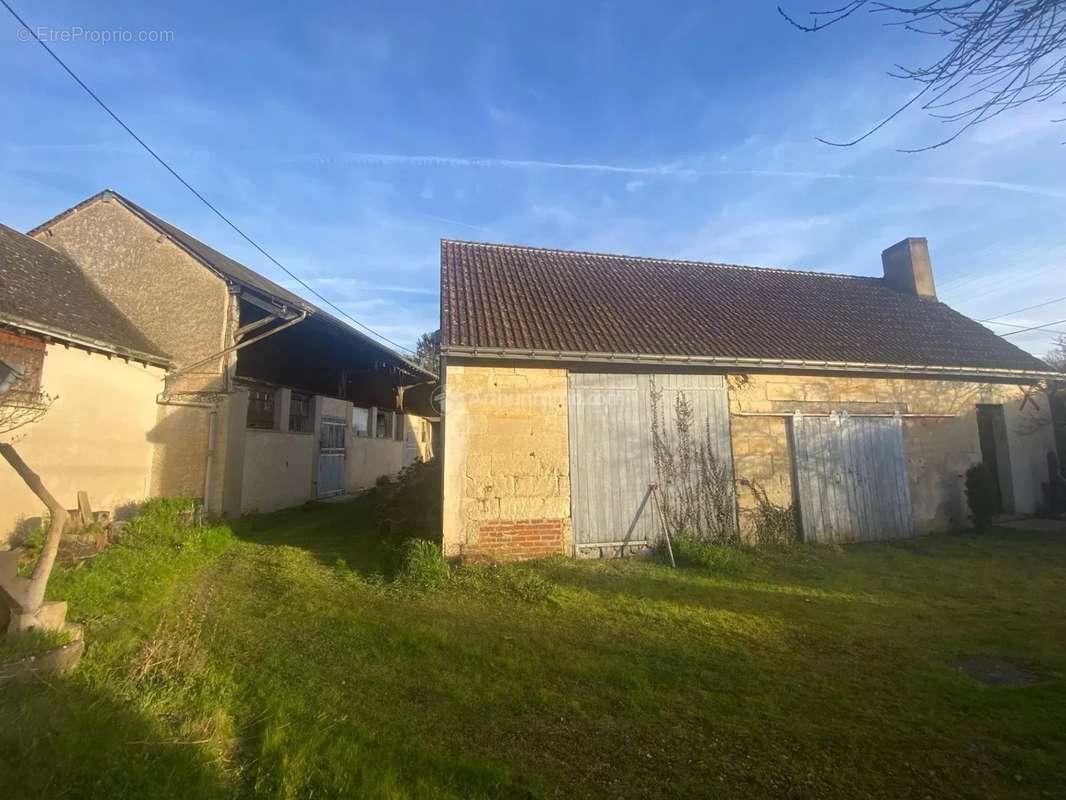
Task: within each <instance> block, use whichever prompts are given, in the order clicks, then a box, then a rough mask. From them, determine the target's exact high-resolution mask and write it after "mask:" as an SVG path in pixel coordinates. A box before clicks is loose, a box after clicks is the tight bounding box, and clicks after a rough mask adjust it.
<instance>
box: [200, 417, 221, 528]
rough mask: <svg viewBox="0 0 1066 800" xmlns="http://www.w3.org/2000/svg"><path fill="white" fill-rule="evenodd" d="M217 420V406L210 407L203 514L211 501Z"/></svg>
mask: <svg viewBox="0 0 1066 800" xmlns="http://www.w3.org/2000/svg"><path fill="white" fill-rule="evenodd" d="M217 420H218V406H217V405H215V404H212V405H211V411H210V412H208V417H207V463H206V464H204V504H203V513H206V512H207V504H208V502H209V501H210V499H211V468H212V467H213V466H214V464H215V428H216V423H217Z"/></svg>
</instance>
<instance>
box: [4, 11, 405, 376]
mask: <svg viewBox="0 0 1066 800" xmlns="http://www.w3.org/2000/svg"><path fill="white" fill-rule="evenodd" d="M0 4H3V6H4V8H6V9H7V10H8V11H9V12H10V13H11V16H13V17H14V18H15V19H16V20H18V23H19V25H21V26H22V27H23V28H25V29H26V30H27V31H28V32H29V34H30V35H31V36H32V37H33V38H34V40H35V41H36V42H37V44H39V45H40V46H41V47H43V48H44V49H45V52H47V53H48V55H50V56H51V57H52V58H53V59H55V62H56V63H57V64H59V66H61V67H62V68H63V70H64V71H65V72H66V73H67V74H68V75H69V76H70V77H71V78H73V79H74V81H75V82H76V83H77V84H78V86H80V87H81V88H82V89H84V90H85V92H86V93H87V94H88V95H89V97H91V98H92V99H93V100H95V101H96V102H97V104H98V105H99V106H100V108H102V109H103V110H104V111H106V112H107V114H108V115H109V116H110V117H111V119H113V120H114V121H115V122H117V123H118V124H119V125H120V126H122V129H123V130H125V131H126V133H128V134H129V135H130V136H132V137H133V138H134V140H135V141H136V142H137V144H139V145H140V146H141V147H143V148H144V149H145V150H146V151H148V154H149V155H150V156H151V157H152V158H154V159H155V160H156V161H158V162H159V163H160V164H161V165H162V167H163V168H164V169H165V170H166V171H167V172H169V173H170V174H171V175H173V176H174V177H175V178H177V180H178V181H179V182H180V183H181V185H182V186H184V187H185V188H186V189H188V190H189V191H190V192H192V193H193V194H194V195H195V196H196V198H197V199H198V200H199V201H200V202H201V203H203V204H204V205H205V206H207V207H208V208H209V209H211V211H213V212H214V213H215V215H216V216H217V217H218V218H219V219H221V220H222V221H223V222H225V223H226V224H227V225H229V226H230V227H231V228H233V230H235V231H236V232H237V233H238V235H240V237H241V238H242V239H244V240H245V241H246V242H248V244H250V245H251V246H252V247H254V248H255V249H256V250H258V251H259V252H260V253H262V254H263V255H264V256H266V258H268V259H269V260H270V261H271V263H273V264H274V265H275V266H276V267H278V268H279V269H280V270H281V271H282V272H284V273H285V274H286V275H288V276H289V277H290V278H292V279H293V280H294V281H296V282H297V283H298V284H300V285H301V286H302V287H304V288H305V289H306V290H307V291H309V292H310V293H311V294H313V295H314V296H315V297H317V298H318V299H319V300H321V301H322V302H323V303H325V304H326V305H327V306H329V307H330V308H332V309H333V310H334V311H336V312H337V313H338V314H340V315H341V316H343V317H345V318H346V319H348V320H350V321H351V322H353V323H355V324H356V325H358V326H359V327H360V328H363V329H364V330H366V331H368V332H369V333H372V334H373V335H374V336H376V337H378V338H379V339H381V340H382V341H384V342H388V343H389V344H391V345H392V346H393V347H395V348H397V349H398V350H400V351H402V352H404V353H411V354H412V355H413V354H414V351H412V350H409V349H408V348H406V347H404V346H403V345H400V344H398V343H396V342H394V341H393V340H392V339H390V338H388V337H387V336H384V335H383V334H380V333H378V332H377V331H375V330H374V329H373V328H371V327H369V326H368V325H364V324H363V323H362V322H360V321H359V320H357V319H356V318H355V317H353V316H352V315H351V314H349V313H348V312H347V311H344V310H343V309H341V308H339V307H338V306H336V305H334V304H333V303H332V302H331V301H330V300H328V299H327V298H326V297H324V296H323V295H322V294H321V293H319V292H318V291H316V290H315V289H314V288H312V287H311V286H310V285H309V284H308V283H306V282H305V281H304V280H303V279H302V278H300V277H299V276H297V275H296V274H295V273H293V272H292V271H290V270H289V269H288V268H287V267H286V266H285V265H284V264H282V263H281V262H280V261H278V260H277V259H276V258H274V256H272V255H270V253H268V252H267V251H266V250H264V249H263V248H262V247H260V246H259V244H258V243H257V242H256V241H255V240H254V239H252V237H250V236H249V235H248V234H246V233H245V232H244V231H242V230H241V229H240V228H238V227H237V226H236V225H235V224H234V223H233V222H232V221H231V220H230V219H229V217H227V216H226V215H225V214H223V213H222V212H221V211H219V210H218V209H217V208H215V207H214V206H213V205H212V204H211V203H210V202H209V201H208V200H207V198H206V197H204V196H203V195H202V194H200V193H199V192H198V191H197V190H196V189H195V188H193V186H192V184H190V183H189V182H188V181H187V180H185V179H184V178H183V177H181V175H179V174H178V173H177V171H176V170H175V169H174V168H173V167H171V166H170V164H168V163H167V162H166V161H164V160H163V159H162V158H161V157H160V156H159V155H158V154H157V153H156V152H155V150H153V149H152V148H151V147H149V146H148V144H147V143H146V142H145V141H144V140H143V139H142V138H141V137H140V136H138V135H137V134H136V133H134V132H133V129H132V128H130V126H129V125H127V124H126V123H125V122H123V121H122V120H121V119H120V118H119V116H118V114H116V113H115V112H114V111H112V110H111V109H110V108H109V107H108V105H107V103H105V102H104V101H103V100H101V99H100V98H99V97H98V96H97V94H96V92H94V91H93V90H92V89H90V88H89V87H88V86H86V85H85V82H84V81H83V80H82V79H81V78H79V77H78V76H77V75H75V74H74V70H72V69H71V68H70V67H68V66H67V65H66V64H65V63H64V62H63V59H61V58H60V57H59V56H57V55H56V54H55V52H53V50H52V48H50V47H49V46H48V45H47V44H45V43H44V40H43V39H41V37H40V36H38V35H37V32H36V31H34V30H33V28H31V27H30V26H29V25H28V24H27V23H26V20H24V19H23V18H22V17H20V16H19V15H18V12H17V11H15V9H13V8H12V7H11V6H10V5H8V3H7V0H0Z"/></svg>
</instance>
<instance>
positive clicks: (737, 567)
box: [658, 535, 749, 572]
mask: <svg viewBox="0 0 1066 800" xmlns="http://www.w3.org/2000/svg"><path fill="white" fill-rule="evenodd" d="M671 543H672V544H673V548H674V561H676V562H677V565H678V566H679V567H698V568H701V569H710V570H714V571H715V572H739V571H741V570H743V569H744V567H745V566H747V564H748V562H749V558H748V554H747V553H746V552H745V551H744V550H743V549H742V548H739V547H735V546H732V545H721V544H715V543H714V542H710V541H708V540H707V539H703V538H701V537H699V536H689V535H681V536H676V537H673V538H672V539H671ZM658 555H659V558H660V559H661V560H664V561H665V560H666V557H667V554H666V543H665V542H663V543H661V544H660V545H659V548H658Z"/></svg>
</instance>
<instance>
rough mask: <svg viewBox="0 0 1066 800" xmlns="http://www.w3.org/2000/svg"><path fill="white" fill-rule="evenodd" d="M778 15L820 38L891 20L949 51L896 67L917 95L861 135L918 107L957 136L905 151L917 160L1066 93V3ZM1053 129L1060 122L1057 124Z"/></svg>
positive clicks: (937, 1) (1011, 1) (985, 2)
mask: <svg viewBox="0 0 1066 800" xmlns="http://www.w3.org/2000/svg"><path fill="white" fill-rule="evenodd" d="M777 10H778V13H780V14H781V16H782V17H783V18H784V19H785V20H787V21H788V23H789V24H790V25H792V26H793V27H794V28H797V29H798V30H801V31H803V32H804V33H816V32H818V31H821V30H824V29H825V28H828V27H830V26H832V25H836V24H837V23H840V22H843V21H844V20H846V19H848V18H849V17H852V16H853V15H855V14H856V13H858V12H859V11H866V12H868V13H870V14H875V15H878V16H883V17H888V20H887V21H886V22H884V24H885V25H886V26H897V27H903V28H904V29H905V30H907V31H910V32H912V33H916V34H919V35H922V36H930V37H935V38H940V39H943V40H944V41H945V43H946V46H947V52H946V53H944V55H942V56H941V57H940V58H939V59H938V60H936V61H935V62H933V63H932V64H929V65H927V66H919V67H906V66H902V65H897V66H896V68H895V70H894V71H891V72H889V73H888V74H889V75H890V76H892V77H894V78H898V79H900V80H906V81H912V82H914V83H916V84H918V85H919V87H920V88H919V89H917V90H916V91H915V93H914V95H913V96H912V97H911V98H910V99H909V100H907V101H906V102H905V103H902V104H900V106H899V107H897V108H896V109H895V110H894V111H892V112H891V113H890V114H888V115H886V116H885V117H884V119H882V120H881V121H880V122H879V123H877V124H876V125H874V126H873V127H872V128H870V129H869V130H867V131H866V132H865V133H863V134H862V135H860V136H857V137H855V138H853V139H850V140H848V141H843V142H835V141H830V140H827V139H821V138H819V140H818V141H820V142H824V143H825V144H829V145H833V146H835V147H851V146H852V145H855V144H858V143H859V142H861V141H863V140H864V139H866V138H868V137H869V136H871V135H872V134H874V133H876V132H877V131H878V130H880V129H881V128H883V127H884V126H885V125H887V124H888V123H889V122H891V121H892V120H893V119H895V118H896V117H898V116H899V115H900V114H901V113H903V112H904V111H906V110H907V109H908V108H910V107H912V106H914V105H915V104H919V107H920V108H921V109H923V110H924V111H926V112H928V113H929V115H930V116H932V117H933V118H934V119H937V120H939V121H940V122H942V123H944V124H948V125H954V126H955V130H954V131H953V132H952V133H951V134H949V135H948V136H946V137H944V138H943V139H940V140H939V141H937V142H935V143H934V144H930V145H925V146H922V147H914V148H903V149H902V150H901V152H905V153H918V152H922V151H925V150H933V149H936V148H938V147H943V146H944V145H946V144H949V143H950V142H953V141H955V140H956V139H957V138H959V136H961V135H962V134H963V133H965V132H966V131H968V130H969V129H970V128H973V127H974V126H976V125H980V124H981V123H983V122H987V121H988V120H990V119H993V118H995V117H997V116H999V115H1000V114H1002V113H1004V112H1006V111H1011V110H1014V109H1016V108H1018V107H1019V106H1022V105H1025V104H1027V103H1043V102H1047V101H1049V100H1051V99H1052V98H1054V97H1056V96H1057V95H1058V94H1059V93H1060V92H1062V90H1063V89H1066V0H924V2H916V3H907V4H895V3H888V2H881V1H880V0H851V2H848V3H846V4H845V5H843V6H840V7H838V8H833V9H827V10H823V11H811V12H808V13H809V16H810V17H811V22H809V23H806V24H805V23H803V22H800V21H798V20H797V19H796V18H795V17H793V16H791V15H790V14H788V13H787V12H786V11H785V10H784V9H783V8H781V7H780V6H778V8H777ZM1054 121H1056V122H1060V121H1062V120H1061V119H1059V120H1054Z"/></svg>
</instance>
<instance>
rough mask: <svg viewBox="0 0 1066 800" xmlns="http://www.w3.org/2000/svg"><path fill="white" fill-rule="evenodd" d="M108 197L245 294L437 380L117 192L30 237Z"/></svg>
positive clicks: (103, 194)
mask: <svg viewBox="0 0 1066 800" xmlns="http://www.w3.org/2000/svg"><path fill="white" fill-rule="evenodd" d="M105 197H107V198H111V199H113V200H115V201H116V202H118V203H121V204H122V205H123V206H124V207H125V208H126V209H127V210H129V211H130V212H131V213H133V214H134V215H136V216H137V217H139V218H140V219H142V220H144V222H146V223H147V224H148V225H150V226H151V227H152V228H154V229H155V230H157V231H159V232H160V233H161V234H163V235H164V236H166V237H167V238H168V239H170V241H172V242H173V243H174V244H175V245H177V246H178V247H180V248H181V249H182V250H184V251H185V252H187V253H188V254H189V255H191V256H192V257H193V258H195V259H196V260H197V261H199V262H200V263H201V264H203V265H204V266H205V267H207V268H208V269H210V270H211V271H212V272H214V273H216V274H217V275H219V277H221V278H222V279H223V280H225V281H226V282H227V283H229V284H230V285H235V286H238V287H240V288H241V289H243V290H246V291H250V292H253V293H256V294H258V295H260V296H262V297H264V298H266V299H268V300H270V301H272V302H274V303H275V304H278V305H282V306H287V307H291V308H295V309H298V310H302V311H307V312H308V314H309V315H310V316H311V317H312V318H316V319H319V320H321V321H323V322H324V323H326V324H328V325H330V326H331V327H334V328H336V329H337V330H338V331H339V332H340V333H341V334H343V335H345V336H351V337H353V338H354V339H356V340H357V341H358V342H360V343H361V344H364V345H368V346H370V347H371V348H373V349H375V350H377V351H378V352H380V354H381V356H382V359H383V360H386V361H389V362H390V363H392V364H393V365H394V366H396V367H397V368H399V369H401V370H403V371H405V372H408V373H409V374H410V375H411V376H412V377H415V378H418V379H419V380H426V379H436V377H437V376H436V375H434V374H433V373H432V372H429V371H427V370H425V369H423V368H422V367H421V366H419V365H418V364H416V363H414V362H413V361H411V360H409V359H407V358H404V357H403V356H402V355H400V354H399V353H397V352H396V351H395V350H393V349H392V348H391V347H387V346H386V345H383V344H381V343H380V342H379V341H377V340H376V339H374V338H373V337H371V336H368V335H366V334H365V333H363V332H361V331H359V330H356V329H355V328H354V327H352V326H351V325H349V324H348V323H347V322H344V321H342V320H341V319H338V318H337V317H335V316H333V315H332V314H330V313H329V312H327V311H324V310H323V309H321V308H319V307H318V306H316V305H314V304H313V303H310V302H308V301H307V300H304V299H303V298H302V297H300V296H299V295H297V294H295V293H293V292H291V291H289V290H288V289H286V288H285V287H283V286H280V285H279V284H277V283H275V282H274V281H272V280H270V279H269V278H266V277H264V276H262V275H260V274H259V273H258V272H255V271H254V270H252V269H249V268H248V267H246V266H245V265H244V264H241V263H240V262H239V261H235V260H233V259H232V258H230V257H229V256H227V255H225V254H224V253H221V252H219V251H218V250H216V249H214V248H213V247H211V246H209V245H207V244H204V243H203V242H201V241H200V240H199V239H197V238H196V237H194V236H191V235H189V234H188V233H186V232H185V231H183V230H182V229H181V228H178V227H177V226H175V225H172V224H170V223H169V222H167V221H166V220H164V219H161V218H160V217H157V216H156V215H155V214H153V213H151V212H150V211H147V210H146V209H144V208H141V207H140V206H139V205H137V204H136V203H134V202H132V201H131V200H128V199H127V198H125V197H123V196H122V195H121V194H119V193H118V192H116V191H114V190H113V189H106V190H104V191H103V192H100V193H99V194H96V195H94V196H93V197H90V198H88V199H87V200H84V201H83V202H81V203H79V204H78V205H76V206H74V207H73V208H70V209H68V210H67V211H64V212H63V213H62V214H60V215H58V216H56V217H54V218H53V219H51V220H49V221H48V222H45V223H43V224H41V225H38V226H37V227H36V228H34V229H33V230H32V231H30V235H31V236H32V235H33V234H35V233H37V232H38V231H41V230H44V229H45V228H48V227H49V226H50V225H53V224H55V223H56V222H58V221H60V220H62V219H63V218H64V217H65V216H67V215H68V214H71V213H73V212H75V211H77V210H78V209H79V208H82V207H84V206H86V205H88V204H89V203H92V202H94V201H96V200H99V199H102V198H105Z"/></svg>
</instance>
